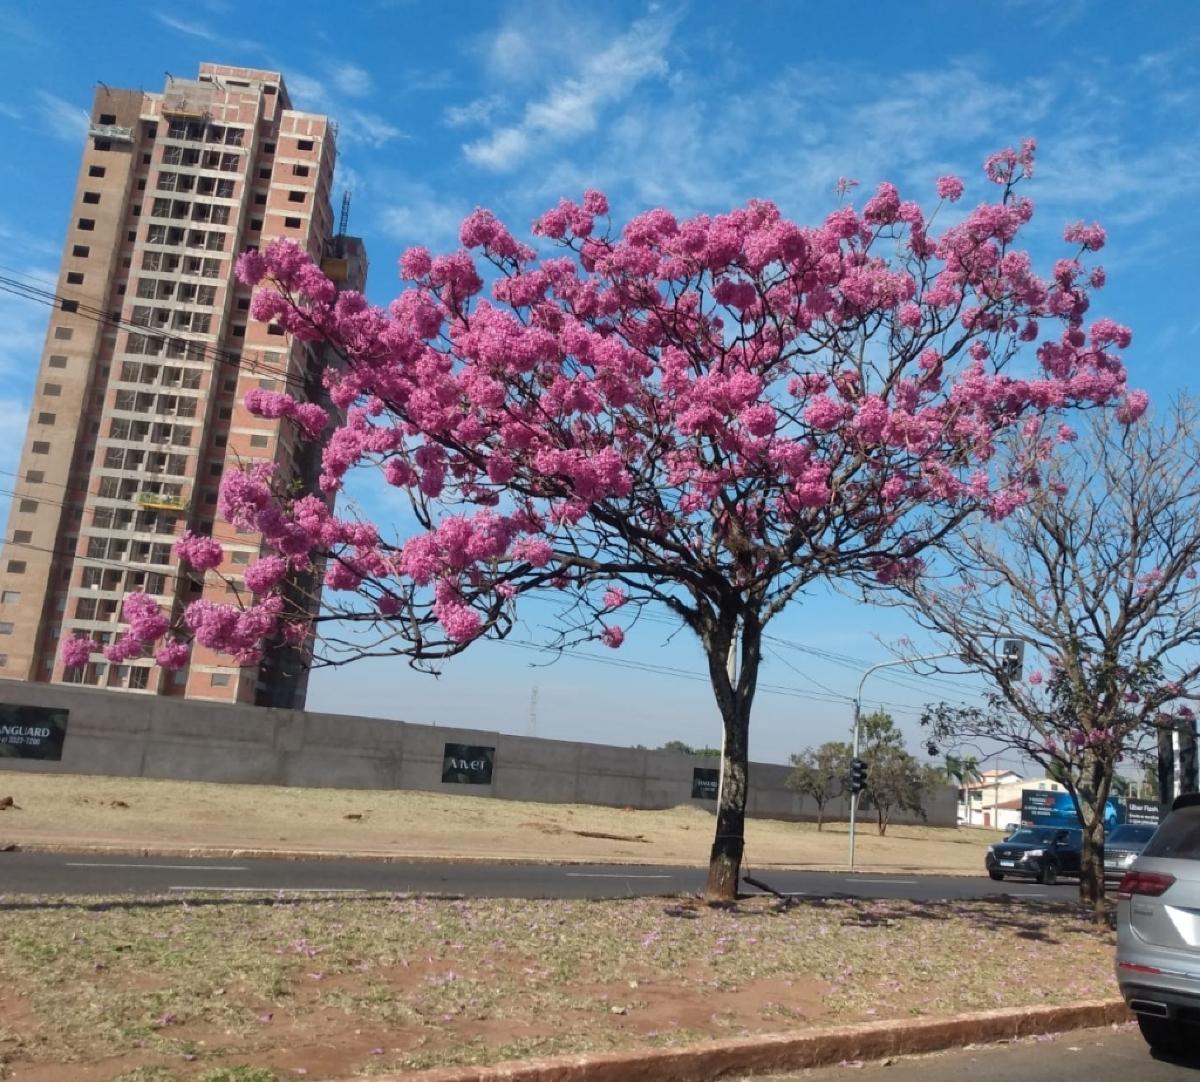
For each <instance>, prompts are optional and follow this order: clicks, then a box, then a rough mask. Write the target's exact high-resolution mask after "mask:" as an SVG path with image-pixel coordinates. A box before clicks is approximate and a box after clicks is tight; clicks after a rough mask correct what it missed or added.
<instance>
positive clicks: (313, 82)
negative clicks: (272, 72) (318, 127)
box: [284, 70, 329, 110]
mask: <svg viewBox="0 0 1200 1082" xmlns="http://www.w3.org/2000/svg"><path fill="white" fill-rule="evenodd" d="M284 82H286V83H287V88H288V93H289V94H291V97H292V100H293V101H294V102H295V103H296V105H297V107H298V108H300V109H314V110H315V109H322V108H324V107H325V106H326V105H327V103H328V102H329V88H328V86H326V84H325V83H323V82H322V81H321V80H320V79H315V78H313V77H312V76H311V75H306V74H305V73H304V72H302V71H296V70H288V71H286V72H285V74H284Z"/></svg>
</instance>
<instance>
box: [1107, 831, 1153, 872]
mask: <svg viewBox="0 0 1200 1082" xmlns="http://www.w3.org/2000/svg"><path fill="white" fill-rule="evenodd" d="M1156 829H1157V828H1156V827H1153V826H1150V825H1149V824H1148V823H1122V824H1121V825H1120V826H1119V827H1114V828H1113V829H1112V830H1111V831H1110V832H1109V834H1108V835H1107V836H1106V837H1105V839H1104V878H1105V879H1112V880H1118V879H1120V878H1121V877H1122V876H1123V875H1124V874H1125V873H1126V872H1127V871H1129V869H1130V867H1131V866H1132V865H1133V862H1134V861H1135V860H1137V858H1138V856H1139V854H1140V853H1141V851H1142V850H1143V849H1145V848H1146V843H1147V842H1149V841H1150V839H1151V838H1152V837H1154V831H1155V830H1156Z"/></svg>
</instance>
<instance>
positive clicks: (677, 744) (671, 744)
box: [658, 740, 721, 759]
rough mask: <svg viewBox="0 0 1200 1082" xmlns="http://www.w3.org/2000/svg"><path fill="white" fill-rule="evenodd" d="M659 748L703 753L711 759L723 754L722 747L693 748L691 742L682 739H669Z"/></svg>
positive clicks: (681, 752)
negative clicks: (686, 742)
mask: <svg viewBox="0 0 1200 1082" xmlns="http://www.w3.org/2000/svg"><path fill="white" fill-rule="evenodd" d="M658 750H659V751H677V752H679V753H680V754H681V755H703V756H704V757H705V758H709V759H715V758H720V756H721V749H720V748H693V747H692V745H691V744H685V743H684V742H683V741H682V740H668V741H667V742H666V743H665V744H663V745H661V746H660V747H659V749H658Z"/></svg>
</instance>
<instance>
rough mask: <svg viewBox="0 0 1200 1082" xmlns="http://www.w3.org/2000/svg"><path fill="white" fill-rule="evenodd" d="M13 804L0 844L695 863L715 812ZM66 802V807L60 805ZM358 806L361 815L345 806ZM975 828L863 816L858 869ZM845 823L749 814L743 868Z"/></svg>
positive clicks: (431, 800) (898, 867) (977, 859)
mask: <svg viewBox="0 0 1200 1082" xmlns="http://www.w3.org/2000/svg"><path fill="white" fill-rule="evenodd" d="M2 776H3V778H4V791H5V793H6V794H9V795H11V796H12V797H13V798H14V800H15V801H16V803H17V804H19V805H20V806H21V808H22V811H21V813H20V814H19V815H3V816H0V847H3V845H5V844H18V845H23V846H31V845H39V844H41V845H62V846H70V845H72V844H74V845H80V844H85V845H96V846H103V845H112V846H121V847H125V848H129V849H148V850H151V851H153V850H155V849H156V848H198V849H203V848H205V847H210V848H214V849H218V850H219V849H225V850H228V849H267V850H271V849H287V850H292V851H295V852H330V853H347V854H356V853H357V854H364V855H380V856H388V857H400V858H405V857H411V858H414V859H415V858H421V857H435V858H436V857H449V858H468V857H469V858H489V859H494V860H532V861H553V862H564V861H581V862H589V863H604V862H620V863H647V864H687V865H703V864H705V863H706V862H707V860H708V854H709V847H710V845H711V844H712V831H713V817H712V815H711V814H710V813H709V812H708V811H707V810H705V809H704V808H700V807H692V806H687V807H679V808H671V809H667V810H664V811H633V810H627V809H621V808H600V807H594V806H591V805H582V804H534V803H529V802H523V801H509V800H493V799H488V798H484V797H469V796H452V795H448V794H445V793H417V792H384V791H380V792H372V793H371V794H370V796H369V797H365V796H364V794H363V792H362V791H361V790H337V789H289V788H283V787H278V786H269V785H216V784H209V783H204V782H177V781H157V780H151V779H145V778H101V777H80V776H78V775H70V774H53V775H51V774H25V773H17V772H9V773H6V774H4V775H2ZM64 807H70V809H71V814H70V815H69V816H64V815H63V808H64ZM354 816H361V818H353V817H354ZM997 837H998V835H997V834H996V833H995V832H992V831H986V830H980V829H953V828H938V827H924V826H893V827H891V828H890V829H889V831H888V834H887V836H886V837H883V838H880V837H878V835H876V834H875V833H874V831H873V830H872V829H871V828H870V825H869V824H866V825H865V829H862V830H860V832H859V835H858V842H857V853H856V856H857V862H858V867H859V868H860V870H862V871H872V870H874V871H922V872H930V873H934V872H948V873H962V872H970V873H972V874H980V873H981V870H982V868H983V854H984V850H985V849H986V847H987V845H988V843H989V842H991V841H995V840H996V838H997ZM846 850H847V845H846V824H845V823H830V824H827V825H826V827H825V829H824V830H822V831H818V830H817V829H816V826H815V825H814V824H811V823H787V822H781V821H778V820H772V819H751V820H748V821H747V823H746V859H747V870H751V871H753V870H754V869H760V870H761V869H763V868H766V867H770V866H787V867H798V868H822V867H844V866H845V861H846Z"/></svg>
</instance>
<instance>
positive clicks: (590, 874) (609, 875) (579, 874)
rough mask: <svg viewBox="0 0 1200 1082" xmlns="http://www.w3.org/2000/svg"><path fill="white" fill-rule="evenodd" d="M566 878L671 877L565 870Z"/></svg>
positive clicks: (667, 877)
mask: <svg viewBox="0 0 1200 1082" xmlns="http://www.w3.org/2000/svg"><path fill="white" fill-rule="evenodd" d="M564 874H565V875H566V877H567V878H568V879H673V878H674V876H670V875H622V874H620V873H617V872H566V873H564Z"/></svg>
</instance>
